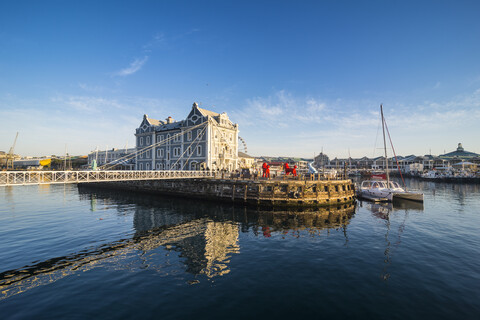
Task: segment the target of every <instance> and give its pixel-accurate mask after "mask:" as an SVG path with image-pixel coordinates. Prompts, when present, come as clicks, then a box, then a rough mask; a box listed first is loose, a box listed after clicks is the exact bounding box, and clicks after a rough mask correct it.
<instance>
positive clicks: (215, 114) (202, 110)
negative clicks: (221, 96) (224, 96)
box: [197, 106, 220, 117]
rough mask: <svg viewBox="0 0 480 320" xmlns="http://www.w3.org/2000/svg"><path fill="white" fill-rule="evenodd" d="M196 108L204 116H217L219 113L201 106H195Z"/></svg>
mask: <svg viewBox="0 0 480 320" xmlns="http://www.w3.org/2000/svg"><path fill="white" fill-rule="evenodd" d="M197 109H198V111H200V113H201V114H202V115H203V116H204V117H206V116H211V117H218V116H219V115H220V114H219V113H216V112H213V111H210V110H205V109H203V108H200V107H198V106H197Z"/></svg>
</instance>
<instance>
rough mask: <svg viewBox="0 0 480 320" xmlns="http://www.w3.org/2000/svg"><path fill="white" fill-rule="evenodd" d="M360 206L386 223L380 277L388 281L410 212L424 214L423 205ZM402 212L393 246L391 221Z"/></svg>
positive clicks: (419, 203)
mask: <svg viewBox="0 0 480 320" xmlns="http://www.w3.org/2000/svg"><path fill="white" fill-rule="evenodd" d="M360 205H361V206H363V205H364V206H365V207H366V208H367V209H368V210H369V211H371V212H372V215H373V216H374V217H375V218H377V219H381V220H383V221H384V223H385V226H386V232H385V251H384V260H383V270H382V274H381V276H380V277H381V279H382V280H384V281H387V280H388V279H389V278H390V276H391V275H390V272H389V271H388V268H389V267H390V265H391V264H392V255H393V254H394V252H395V250H396V249H397V248H398V247H399V245H400V244H401V242H402V235H403V232H404V231H405V225H406V222H407V219H408V215H409V213H410V212H423V203H421V202H415V201H408V200H403V201H395V202H393V203H373V202H366V201H365V202H362V203H361V204H360ZM402 212H403V213H404V215H403V218H402V220H401V221H400V224H399V226H398V232H397V238H396V240H395V241H394V243H393V244H392V240H391V235H390V233H391V224H392V221H391V220H392V217H393V215H394V214H396V213H402Z"/></svg>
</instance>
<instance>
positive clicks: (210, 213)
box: [0, 188, 355, 300]
mask: <svg viewBox="0 0 480 320" xmlns="http://www.w3.org/2000/svg"><path fill="white" fill-rule="evenodd" d="M79 194H80V200H81V201H85V202H87V203H88V202H89V203H90V206H91V208H90V210H91V211H96V210H101V209H100V208H99V205H100V203H101V204H102V205H103V206H104V207H105V208H108V207H114V208H116V212H117V214H118V215H121V216H123V215H127V214H131V213H132V211H133V212H134V217H133V229H134V234H133V236H131V237H127V238H126V239H120V240H118V241H114V242H110V243H107V244H104V245H101V246H98V247H91V248H86V249H85V250H83V251H81V252H76V253H72V254H70V255H67V256H62V257H56V258H52V259H48V260H45V261H42V262H37V263H35V264H32V265H28V266H24V267H22V268H19V269H15V270H9V271H5V272H3V273H0V291H1V296H0V300H1V299H5V298H7V297H9V296H12V295H15V294H18V293H21V292H24V291H26V290H29V289H31V288H34V287H37V286H39V285H44V284H48V283H51V282H54V281H57V280H59V279H61V278H63V277H65V276H68V275H71V274H74V273H75V272H78V271H88V270H91V269H93V268H96V267H104V268H105V267H109V268H113V269H132V268H142V269H143V268H148V269H150V270H156V271H158V272H165V271H162V266H161V265H155V261H152V259H151V258H149V256H151V255H152V254H153V253H154V252H155V250H156V249H157V248H159V247H161V248H162V250H167V252H178V253H179V256H180V257H181V258H182V262H183V263H184V264H185V265H186V271H187V272H189V273H191V274H193V275H204V276H206V277H207V278H212V277H215V276H222V275H225V274H227V273H229V272H230V269H229V263H230V259H231V257H232V255H234V254H238V253H240V244H239V233H240V231H242V232H249V230H251V231H252V232H253V233H254V234H255V235H259V236H263V237H267V238H268V237H271V236H272V235H279V236H282V237H286V236H288V235H292V236H294V237H299V236H300V235H301V233H300V231H307V232H308V234H309V235H319V234H320V233H321V232H322V231H323V230H326V231H327V232H329V230H330V229H340V228H342V229H343V231H344V234H345V239H346V241H348V238H347V236H346V226H347V225H348V223H349V220H350V219H351V217H352V215H353V214H354V212H355V206H354V205H342V206H340V207H334V208H324V209H318V210H308V211H261V210H251V209H247V208H244V207H235V206H229V205H225V204H217V203H211V202H198V201H188V200H184V199H182V200H179V199H168V198H163V197H159V196H149V195H138V194H131V193H119V192H115V193H112V192H108V191H105V190H96V189H91V188H86V189H83V188H79ZM135 257H136V259H135ZM138 257H140V262H138ZM129 258H130V259H129ZM132 259H134V260H135V261H136V262H135V263H134V264H133V265H132V262H131V260H132ZM129 261H130V262H129ZM138 263H140V264H141V265H140V266H138ZM157 264H158V263H157Z"/></svg>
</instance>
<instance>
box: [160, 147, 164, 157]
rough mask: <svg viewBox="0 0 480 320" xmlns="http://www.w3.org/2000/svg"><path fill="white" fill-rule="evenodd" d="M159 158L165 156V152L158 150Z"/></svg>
mask: <svg viewBox="0 0 480 320" xmlns="http://www.w3.org/2000/svg"><path fill="white" fill-rule="evenodd" d="M159 151H160V158H163V157H164V156H165V152H164V150H163V149H160V150H159Z"/></svg>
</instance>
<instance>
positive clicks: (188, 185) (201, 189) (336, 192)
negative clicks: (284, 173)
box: [79, 178, 355, 207]
mask: <svg viewBox="0 0 480 320" xmlns="http://www.w3.org/2000/svg"><path fill="white" fill-rule="evenodd" d="M87 185H88V184H83V183H82V184H79V186H80V187H82V186H87ZM92 186H94V187H100V188H107V189H120V190H130V191H137V192H145V193H153V194H164V195H172V196H180V197H186V198H199V199H208V200H214V201H223V202H233V203H240V204H247V205H254V206H275V207H282V206H285V207H322V206H331V205H338V204H346V203H351V202H353V201H354V200H355V188H354V184H353V183H352V181H351V180H300V179H285V180H283V179H271V180H267V179H260V180H242V179H218V178H202V179H162V180H138V181H116V182H99V183H96V184H94V185H92Z"/></svg>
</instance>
